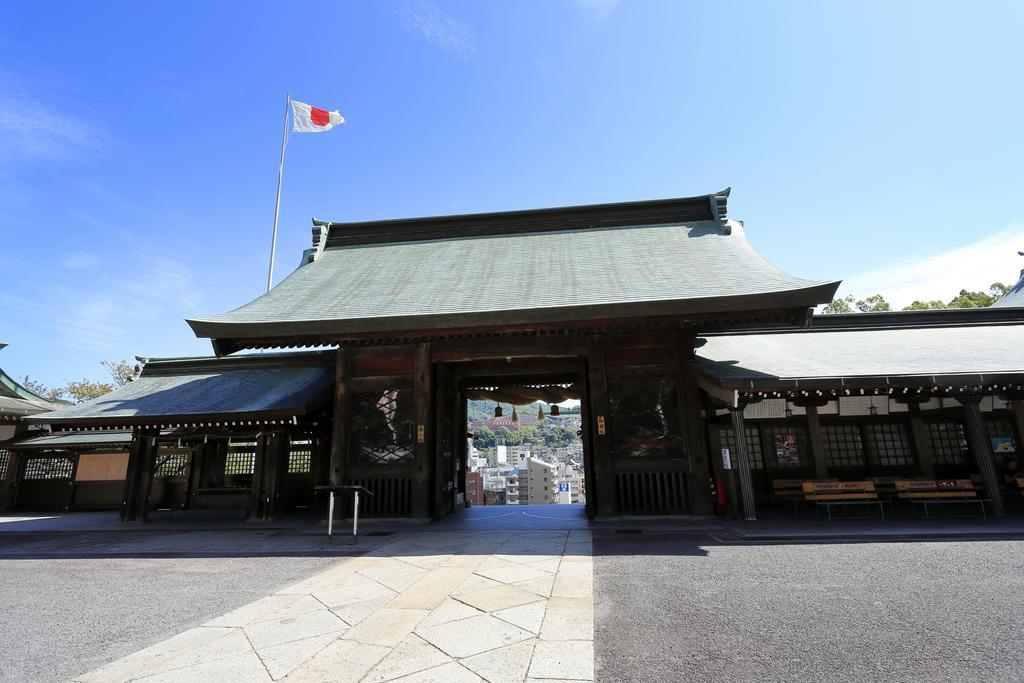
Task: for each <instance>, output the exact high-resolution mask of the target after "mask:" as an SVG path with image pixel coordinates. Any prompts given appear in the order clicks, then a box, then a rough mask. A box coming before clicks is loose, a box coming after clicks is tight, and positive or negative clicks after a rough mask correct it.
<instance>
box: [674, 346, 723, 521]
mask: <svg viewBox="0 0 1024 683" xmlns="http://www.w3.org/2000/svg"><path fill="white" fill-rule="evenodd" d="M693 337H694V335H693V334H691V333H687V332H680V333H679V334H678V335H677V336H676V365H677V370H676V372H677V375H676V376H677V378H678V380H677V381H678V391H679V416H680V419H681V420H682V434H683V443H684V444H686V457H687V459H688V460H689V462H690V475H691V476H689V477H687V482H688V485H689V494H690V495H689V497H690V509H691V510H692V511H693V512H694V513H695V514H698V515H712V514H714V513H715V506H714V501H713V500H712V499H711V490H710V487H709V484H710V480H711V473H712V468H711V464H710V463H709V462H708V444H707V441H706V440H705V439H706V432H705V430H704V416H703V415H702V414H701V399H700V388H699V387H698V386H697V375H696V373H695V372H694V371H693V366H692V365H690V360H691V359H692V358H693V356H694V351H693Z"/></svg>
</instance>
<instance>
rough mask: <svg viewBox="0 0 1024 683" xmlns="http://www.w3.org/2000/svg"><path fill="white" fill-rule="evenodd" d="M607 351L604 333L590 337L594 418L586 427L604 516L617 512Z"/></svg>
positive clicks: (599, 508) (590, 391)
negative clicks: (606, 367)
mask: <svg viewBox="0 0 1024 683" xmlns="http://www.w3.org/2000/svg"><path fill="white" fill-rule="evenodd" d="M604 351H605V338H604V335H600V334H595V335H591V336H590V337H589V338H588V339H587V394H588V397H589V398H590V410H589V411H588V412H589V413H590V419H589V420H588V423H589V424H588V425H586V428H588V429H589V430H590V443H591V445H592V450H593V453H594V467H593V470H594V476H593V479H594V489H593V494H596V496H595V497H596V498H597V504H596V506H595V507H596V510H597V514H598V515H601V516H603V517H604V516H610V515H614V514H615V513H616V512H617V508H616V500H615V472H614V468H613V466H612V449H611V430H610V425H611V416H610V415H609V412H608V407H609V404H608V380H607V376H606V372H605V362H604ZM591 493H592V491H591V489H589V488H588V490H587V498H588V499H589V498H590V496H591Z"/></svg>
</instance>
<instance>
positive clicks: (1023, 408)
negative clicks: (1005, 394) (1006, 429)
mask: <svg viewBox="0 0 1024 683" xmlns="http://www.w3.org/2000/svg"><path fill="white" fill-rule="evenodd" d="M1010 410H1011V411H1012V412H1013V419H1014V422H1016V423H1017V450H1018V452H1019V451H1020V448H1021V443H1020V442H1021V441H1024V399H1020V398H1016V399H1013V400H1012V401H1010Z"/></svg>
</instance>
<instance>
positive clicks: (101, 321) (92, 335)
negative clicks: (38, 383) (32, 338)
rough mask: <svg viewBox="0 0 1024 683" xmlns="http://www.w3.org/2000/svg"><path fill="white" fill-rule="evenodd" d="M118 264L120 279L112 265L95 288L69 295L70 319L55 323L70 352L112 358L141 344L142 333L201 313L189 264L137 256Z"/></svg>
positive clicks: (63, 317) (168, 258)
mask: <svg viewBox="0 0 1024 683" xmlns="http://www.w3.org/2000/svg"><path fill="white" fill-rule="evenodd" d="M114 262H116V263H117V264H118V269H117V271H116V273H114V272H112V269H111V268H110V263H108V264H107V265H106V266H103V267H102V270H103V274H102V275H101V276H100V277H98V278H96V279H95V280H94V282H95V283H96V284H95V286H90V285H84V286H83V287H82V288H78V289H75V290H74V291H66V292H64V297H65V298H64V302H65V306H64V309H65V313H64V314H63V315H61V316H59V317H57V318H55V325H56V326H57V328H58V329H57V333H58V338H60V339H62V340H63V342H64V345H65V346H66V347H68V348H72V349H75V350H79V351H83V350H84V351H94V352H103V353H110V352H112V351H115V350H117V349H120V348H121V347H122V346H123V345H124V344H125V342H126V341H128V340H136V339H138V337H139V332H140V330H145V329H147V328H149V327H151V326H153V325H155V324H160V323H164V322H165V321H166V320H168V319H169V318H174V317H177V318H179V319H180V318H184V317H185V315H187V314H188V313H189V312H191V311H194V310H195V309H196V308H197V307H198V304H199V300H200V298H201V292H200V291H199V289H198V287H197V286H196V285H195V284H194V283H195V282H197V281H198V278H197V276H196V273H195V272H194V271H193V270H192V268H191V267H189V266H188V265H187V264H186V263H185V262H184V261H182V260H180V259H177V258H174V257H171V256H167V255H162V256H155V257H154V256H153V255H152V254H135V255H134V257H133V258H130V259H122V258H117V259H114ZM126 266H127V267H126Z"/></svg>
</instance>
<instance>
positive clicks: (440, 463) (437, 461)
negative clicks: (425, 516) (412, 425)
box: [419, 348, 454, 520]
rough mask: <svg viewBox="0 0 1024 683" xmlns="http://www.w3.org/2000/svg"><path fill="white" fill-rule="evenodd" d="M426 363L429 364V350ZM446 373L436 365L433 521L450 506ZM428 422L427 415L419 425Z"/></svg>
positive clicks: (441, 367)
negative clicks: (446, 459) (447, 461)
mask: <svg viewBox="0 0 1024 683" xmlns="http://www.w3.org/2000/svg"><path fill="white" fill-rule="evenodd" d="M427 353H428V357H427V362H428V363H429V348H428V351H427ZM447 388H448V372H447V366H446V365H445V364H444V363H441V364H439V365H438V368H437V371H436V378H435V380H434V416H433V417H434V419H433V421H432V422H433V427H434V429H433V444H434V468H433V469H434V488H433V494H434V503H433V506H432V508H431V510H432V512H431V515H432V516H433V518H434V520H439V519H441V518H442V517H443V516H444V515H445V514H446V513H447V512H448V509H449V506H450V504H451V495H452V493H451V486H452V485H453V484H454V481H453V480H452V471H451V469H450V467H446V465H451V463H446V462H445V455H446V452H445V451H446V447H447V446H448V441H447V440H448V434H447V431H448V430H447V427H448V423H449V422H450V420H451V418H450V417H449V416H448V415H446V414H445V413H446V412H447V411H448V410H450V409H451V406H450V405H449V403H448V400H447V399H448V392H447ZM429 421H430V417H429V413H428V415H427V419H425V420H424V421H423V422H421V423H419V424H426V423H427V422H429Z"/></svg>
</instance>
